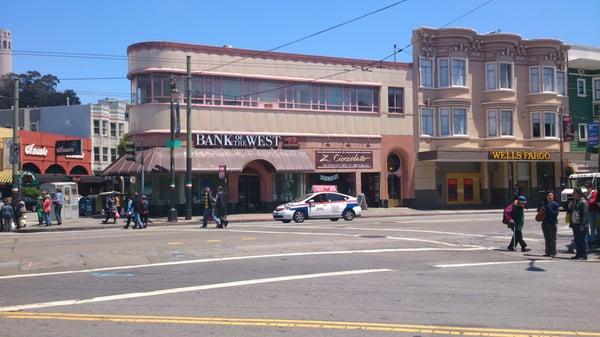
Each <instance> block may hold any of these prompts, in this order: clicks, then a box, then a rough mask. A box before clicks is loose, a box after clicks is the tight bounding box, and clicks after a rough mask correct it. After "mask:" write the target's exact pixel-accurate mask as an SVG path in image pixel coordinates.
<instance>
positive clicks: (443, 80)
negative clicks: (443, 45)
mask: <svg viewBox="0 0 600 337" xmlns="http://www.w3.org/2000/svg"><path fill="white" fill-rule="evenodd" d="M449 74H450V68H449V66H448V59H447V58H441V59H438V76H439V78H438V82H439V83H438V86H440V87H447V86H449V85H450V83H449Z"/></svg>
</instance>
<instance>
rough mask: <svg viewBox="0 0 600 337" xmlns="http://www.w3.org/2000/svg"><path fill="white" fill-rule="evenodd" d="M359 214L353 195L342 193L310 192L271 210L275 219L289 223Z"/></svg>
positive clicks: (351, 216) (332, 219)
mask: <svg viewBox="0 0 600 337" xmlns="http://www.w3.org/2000/svg"><path fill="white" fill-rule="evenodd" d="M360 215H361V208H360V205H359V204H358V201H357V199H356V198H355V197H351V196H349V195H345V194H342V193H334V192H328V193H310V194H307V195H305V196H302V197H300V198H297V199H294V200H292V201H290V202H288V203H286V204H283V205H279V206H277V208H275V210H274V211H273V218H274V219H275V220H279V221H282V222H284V223H289V222H291V221H292V220H294V222H297V223H299V222H304V220H306V219H330V220H331V221H337V220H339V219H340V218H343V219H344V220H346V221H351V220H352V219H354V218H355V217H358V216H360Z"/></svg>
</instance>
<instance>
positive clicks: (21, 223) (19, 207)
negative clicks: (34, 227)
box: [15, 200, 27, 229]
mask: <svg viewBox="0 0 600 337" xmlns="http://www.w3.org/2000/svg"><path fill="white" fill-rule="evenodd" d="M15 213H16V214H17V215H16V216H15V218H16V226H17V229H21V228H23V227H26V226H27V223H26V221H25V218H26V216H25V214H26V213H27V207H26V206H25V201H23V200H19V201H18V202H17V204H16V207H15Z"/></svg>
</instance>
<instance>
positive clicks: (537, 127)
mask: <svg viewBox="0 0 600 337" xmlns="http://www.w3.org/2000/svg"><path fill="white" fill-rule="evenodd" d="M541 115H542V113H541V112H533V113H532V114H531V137H532V138H540V137H542V126H541V124H542V117H541Z"/></svg>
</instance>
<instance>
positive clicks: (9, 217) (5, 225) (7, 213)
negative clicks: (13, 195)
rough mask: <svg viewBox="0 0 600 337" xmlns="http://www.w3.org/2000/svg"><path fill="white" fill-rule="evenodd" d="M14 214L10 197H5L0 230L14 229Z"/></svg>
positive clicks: (8, 230)
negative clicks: (12, 226)
mask: <svg viewBox="0 0 600 337" xmlns="http://www.w3.org/2000/svg"><path fill="white" fill-rule="evenodd" d="M13 216H14V212H13V207H12V205H11V204H10V202H9V200H8V198H6V199H4V206H2V226H1V227H0V229H1V231H0V232H10V231H11V230H12V228H11V225H12V222H13Z"/></svg>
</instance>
